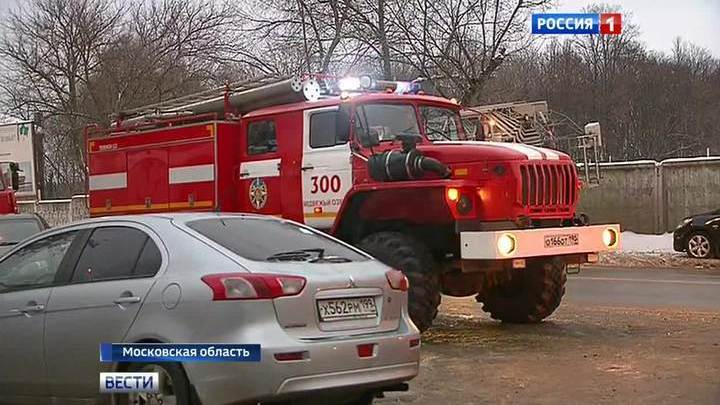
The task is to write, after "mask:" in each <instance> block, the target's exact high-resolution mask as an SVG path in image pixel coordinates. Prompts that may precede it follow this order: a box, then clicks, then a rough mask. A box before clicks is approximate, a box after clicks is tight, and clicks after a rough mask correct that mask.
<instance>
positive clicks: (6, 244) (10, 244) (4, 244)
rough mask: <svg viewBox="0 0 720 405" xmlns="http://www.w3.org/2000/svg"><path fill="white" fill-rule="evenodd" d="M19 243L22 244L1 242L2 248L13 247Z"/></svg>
mask: <svg viewBox="0 0 720 405" xmlns="http://www.w3.org/2000/svg"><path fill="white" fill-rule="evenodd" d="M18 243H20V242H8V241H5V242H0V246H13V245H17V244H18Z"/></svg>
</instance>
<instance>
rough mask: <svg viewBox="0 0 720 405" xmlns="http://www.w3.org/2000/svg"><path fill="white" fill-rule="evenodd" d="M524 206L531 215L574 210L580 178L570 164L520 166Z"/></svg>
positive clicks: (544, 163)
mask: <svg viewBox="0 0 720 405" xmlns="http://www.w3.org/2000/svg"><path fill="white" fill-rule="evenodd" d="M520 176H521V177H522V184H521V188H522V190H521V196H522V201H521V202H522V205H523V206H525V207H528V208H529V209H530V212H567V211H570V210H572V206H573V204H574V203H575V199H576V196H577V195H576V193H577V189H576V187H575V184H576V182H577V174H576V171H575V170H574V168H573V167H572V164H569V163H547V162H543V163H530V164H523V165H520Z"/></svg>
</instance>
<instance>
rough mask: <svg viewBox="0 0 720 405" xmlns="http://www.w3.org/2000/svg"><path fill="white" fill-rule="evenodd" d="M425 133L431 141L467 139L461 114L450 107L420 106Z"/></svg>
mask: <svg viewBox="0 0 720 405" xmlns="http://www.w3.org/2000/svg"><path fill="white" fill-rule="evenodd" d="M420 115H421V117H422V122H423V125H424V129H425V134H426V135H427V137H428V139H429V140H431V141H458V140H465V136H464V134H463V132H462V125H460V123H461V121H460V115H459V114H458V113H457V111H454V110H451V109H449V108H443V107H435V106H429V105H423V106H420Z"/></svg>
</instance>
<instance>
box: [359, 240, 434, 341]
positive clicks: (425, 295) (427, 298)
mask: <svg viewBox="0 0 720 405" xmlns="http://www.w3.org/2000/svg"><path fill="white" fill-rule="evenodd" d="M358 247H359V248H360V249H362V250H364V251H366V252H368V253H370V254H371V255H373V256H375V257H376V258H377V259H378V260H380V261H381V262H383V263H385V264H387V265H388V266H391V267H393V268H395V269H398V270H402V272H403V273H405V276H406V277H407V278H408V280H409V281H410V291H409V295H408V306H409V311H410V318H411V319H412V320H413V322H414V323H415V326H417V327H418V329H420V332H423V331H425V330H427V329H428V328H429V327H430V326H431V325H432V322H433V319H435V316H437V312H438V305H440V278H439V276H438V275H437V274H435V273H434V272H433V267H434V265H433V258H432V255H431V254H430V252H429V250H428V248H427V247H426V246H425V245H424V244H423V243H422V242H420V241H418V240H417V239H415V238H413V237H412V236H409V235H406V234H404V233H401V232H378V233H374V234H371V235H369V236H367V237H365V239H363V240H362V241H360V243H359V244H358Z"/></svg>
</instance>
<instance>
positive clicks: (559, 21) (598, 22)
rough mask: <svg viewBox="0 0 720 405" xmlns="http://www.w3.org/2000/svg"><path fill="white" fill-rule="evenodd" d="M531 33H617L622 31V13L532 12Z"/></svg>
mask: <svg viewBox="0 0 720 405" xmlns="http://www.w3.org/2000/svg"><path fill="white" fill-rule="evenodd" d="M532 33H533V34H576V35H577V34H602V35H619V34H620V33H622V14H620V13H602V14H598V13H578V14H559V13H551V14H533V16H532Z"/></svg>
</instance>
